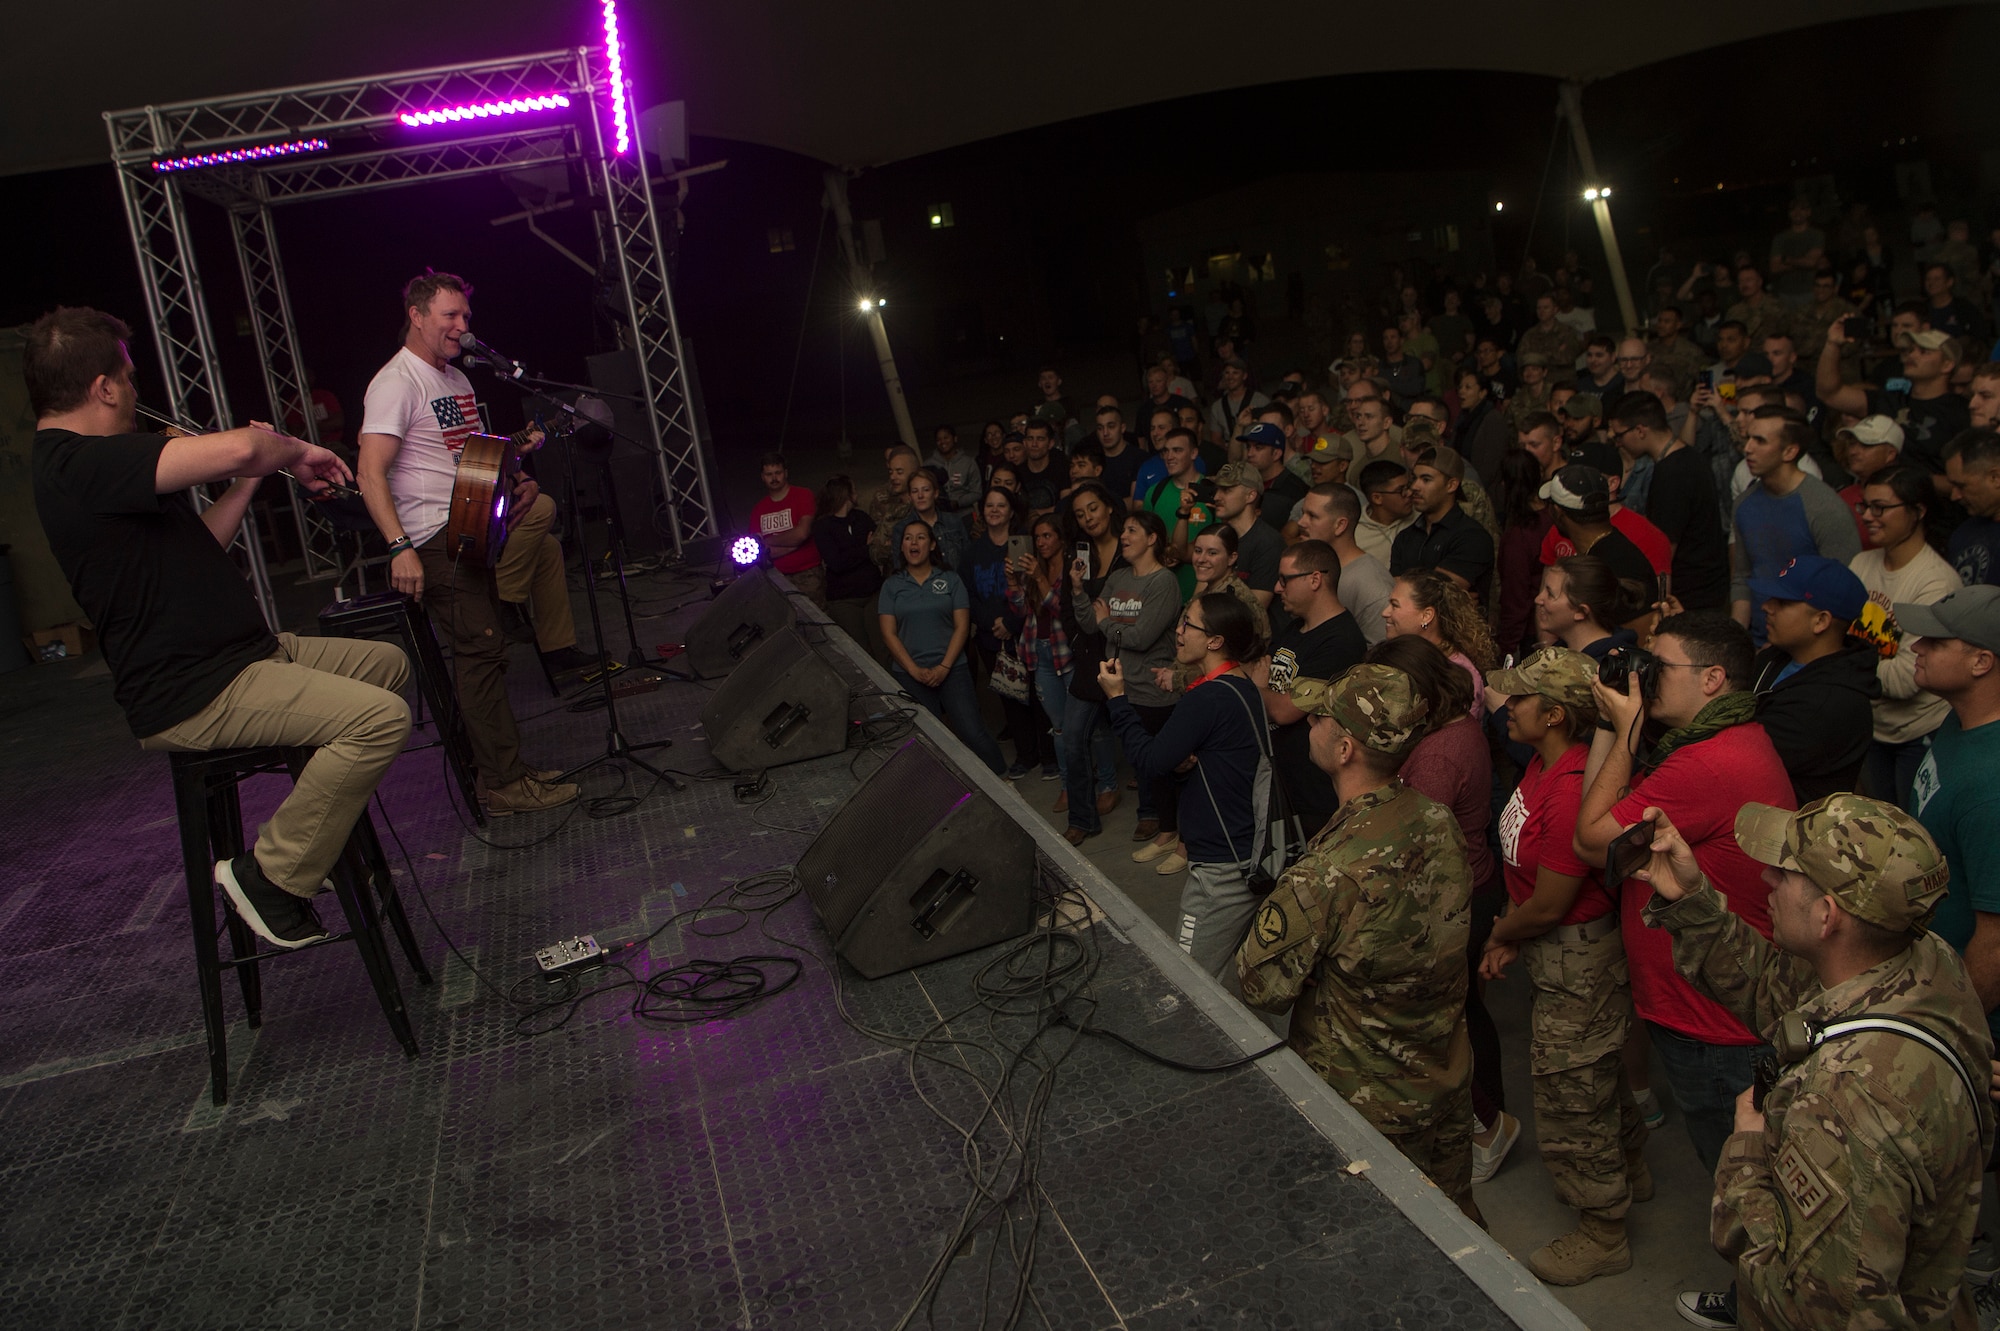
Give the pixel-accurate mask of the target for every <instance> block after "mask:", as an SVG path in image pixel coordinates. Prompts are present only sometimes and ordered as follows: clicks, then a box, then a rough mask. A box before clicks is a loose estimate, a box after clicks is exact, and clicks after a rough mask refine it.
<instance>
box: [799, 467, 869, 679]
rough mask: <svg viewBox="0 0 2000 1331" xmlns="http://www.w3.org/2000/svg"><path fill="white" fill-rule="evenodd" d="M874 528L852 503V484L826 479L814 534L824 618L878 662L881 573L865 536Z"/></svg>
mask: <svg viewBox="0 0 2000 1331" xmlns="http://www.w3.org/2000/svg"><path fill="white" fill-rule="evenodd" d="M874 530H875V519H873V518H871V517H869V516H868V511H867V510H866V509H863V508H859V507H857V506H856V505H855V503H854V482H853V481H852V480H850V479H848V478H847V477H846V476H829V477H827V480H826V488H825V489H824V490H822V491H820V495H819V513H818V515H817V516H816V517H815V518H814V519H813V532H812V538H813V544H814V545H815V546H817V547H818V548H819V562H820V563H821V564H822V565H823V566H824V567H825V569H826V613H827V617H828V618H830V619H832V620H833V622H834V623H836V624H838V625H840V627H841V629H842V631H844V632H845V633H846V634H847V636H848V637H850V638H852V639H854V641H855V642H856V643H857V644H859V645H860V646H863V647H866V648H867V649H868V651H869V654H870V655H872V656H873V657H874V658H875V659H876V660H878V661H882V662H885V663H886V662H887V660H888V655H887V649H886V648H885V647H884V646H883V644H882V630H881V627H880V626H879V625H878V624H876V622H875V598H876V596H877V594H878V593H880V591H881V590H882V570H881V569H879V568H877V567H875V561H874V560H873V559H872V558H870V557H869V554H868V536H869V534H870V533H871V532H873V531H874Z"/></svg>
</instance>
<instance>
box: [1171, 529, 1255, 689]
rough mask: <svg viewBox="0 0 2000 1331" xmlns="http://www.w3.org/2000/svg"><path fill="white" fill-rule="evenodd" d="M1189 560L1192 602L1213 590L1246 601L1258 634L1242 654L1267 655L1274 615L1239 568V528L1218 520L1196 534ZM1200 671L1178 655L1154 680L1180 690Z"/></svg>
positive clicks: (1247, 659) (1250, 659)
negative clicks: (1199, 533)
mask: <svg viewBox="0 0 2000 1331" xmlns="http://www.w3.org/2000/svg"><path fill="white" fill-rule="evenodd" d="M1188 563H1189V564H1191V565H1193V567H1194V577H1195V582H1194V594H1193V595H1192V596H1190V597H1188V600H1189V601H1190V602H1192V601H1193V600H1195V598H1196V597H1201V596H1206V595H1208V594H1209V593H1210V592H1227V593H1228V594H1229V595H1231V596H1234V597H1235V598H1236V599H1237V600H1239V601H1241V602H1243V608H1244V609H1246V610H1248V611H1249V612H1250V622H1251V626H1252V629H1253V631H1254V632H1255V634H1256V642H1255V643H1254V644H1253V645H1252V646H1251V648H1250V654H1249V655H1248V656H1246V657H1244V658H1243V662H1244V664H1246V665H1247V664H1249V663H1250V662H1253V661H1255V660H1257V659H1258V658H1259V657H1261V656H1263V655H1264V651H1265V648H1266V647H1267V646H1268V645H1269V644H1270V641H1271V617H1270V615H1269V613H1268V612H1267V611H1266V610H1265V609H1264V603H1263V602H1262V601H1260V600H1258V599H1257V593H1255V592H1253V591H1251V590H1250V584H1249V583H1247V582H1245V581H1243V578H1242V576H1241V575H1240V574H1238V573H1237V571H1236V529H1235V528H1234V527H1231V526H1230V525H1229V524H1228V523H1226V522H1223V523H1217V524H1216V525H1215V526H1213V527H1210V528H1209V529H1208V530H1207V531H1205V532H1203V533H1202V534H1201V535H1199V536H1197V537H1195V538H1194V546H1193V548H1192V549H1191V550H1189V551H1188ZM1199 673H1200V672H1199V671H1197V670H1196V669H1195V668H1194V667H1193V666H1192V665H1190V664H1188V663H1187V662H1185V661H1181V660H1179V659H1178V657H1177V658H1176V660H1175V664H1174V665H1172V666H1171V667H1168V668H1166V669H1163V670H1160V671H1159V672H1157V673H1156V674H1155V675H1154V677H1153V682H1154V683H1156V684H1158V685H1159V686H1160V687H1161V688H1163V689H1165V690H1166V691H1167V692H1169V693H1175V694H1178V693H1181V692H1183V691H1185V690H1186V688H1187V686H1188V685H1189V684H1191V683H1192V682H1193V681H1194V679H1195V677H1196V675H1198V674H1199Z"/></svg>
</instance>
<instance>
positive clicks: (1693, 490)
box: [1611, 391, 1729, 610]
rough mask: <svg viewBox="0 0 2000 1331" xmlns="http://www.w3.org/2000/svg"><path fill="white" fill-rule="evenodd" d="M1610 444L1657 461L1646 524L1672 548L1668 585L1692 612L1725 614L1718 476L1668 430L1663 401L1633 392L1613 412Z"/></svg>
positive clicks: (1725, 561) (1725, 566)
mask: <svg viewBox="0 0 2000 1331" xmlns="http://www.w3.org/2000/svg"><path fill="white" fill-rule="evenodd" d="M1611 441H1612V443H1614V444H1616V445H1617V446H1618V447H1619V448H1622V449H1624V450H1626V451H1627V452H1629V453H1632V454H1634V455H1639V454H1644V455H1645V456H1647V457H1650V458H1652V459H1653V482H1652V489H1651V490H1650V491H1649V492H1648V493H1647V496H1646V520H1647V521H1649V522H1651V523H1652V524H1653V525H1654V526H1655V527H1658V528H1659V529H1660V531H1661V533H1662V534H1664V535H1665V536H1666V538H1667V543H1668V544H1669V545H1670V546H1671V547H1672V548H1673V552H1674V553H1673V563H1672V565H1671V566H1670V572H1669V573H1668V582H1667V586H1665V587H1663V588H1661V590H1662V591H1663V592H1665V593H1667V594H1669V595H1672V596H1674V597H1677V598H1679V600H1680V603H1681V605H1682V606H1683V607H1684V608H1685V609H1688V610H1722V609H1726V608H1727V607H1728V602H1729V553H1728V546H1727V544H1726V543H1725V542H1724V541H1723V537H1722V518H1721V513H1720V510H1719V509H1718V508H1717V507H1716V501H1715V476H1714V473H1713V471H1712V470H1711V469H1710V467H1709V465H1708V459H1706V458H1704V457H1703V456H1702V455H1701V454H1699V453H1697V452H1695V451H1694V450H1693V449H1691V448H1689V447H1688V446H1687V445H1686V444H1684V443H1682V442H1681V441H1680V440H1679V439H1678V438H1677V437H1676V436H1675V435H1674V433H1673V431H1672V430H1670V429H1669V428H1668V427H1667V412H1666V408H1665V407H1663V406H1661V405H1660V399H1659V398H1657V397H1655V396H1654V395H1653V394H1651V393H1648V392H1644V391H1634V392H1629V393H1627V394H1625V396H1623V397H1621V398H1619V399H1618V405H1617V407H1616V408H1614V409H1613V411H1612V413H1611Z"/></svg>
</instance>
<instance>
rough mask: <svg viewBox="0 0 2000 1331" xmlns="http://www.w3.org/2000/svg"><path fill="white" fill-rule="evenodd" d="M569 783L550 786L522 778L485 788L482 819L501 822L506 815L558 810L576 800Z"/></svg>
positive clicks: (573, 789)
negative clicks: (484, 817) (484, 806)
mask: <svg viewBox="0 0 2000 1331" xmlns="http://www.w3.org/2000/svg"><path fill="white" fill-rule="evenodd" d="M576 794H577V790H576V785H575V783H573V782H566V783H564V784H563V785H559V786H552V785H549V784H547V783H546V782H544V781H541V780H539V779H538V778H536V777H533V776H524V777H522V778H521V779H520V780H518V781H515V782H513V783H511V784H509V785H505V786H497V787H492V788H489V789H488V790H487V792H486V797H485V800H484V803H485V805H486V816H487V817H489V818H505V817H506V816H507V815H508V814H510V813H532V812H535V811H536V810H539V809H558V808H561V807H562V806H563V805H565V804H568V803H569V802H570V801H571V800H573V799H575V798H576Z"/></svg>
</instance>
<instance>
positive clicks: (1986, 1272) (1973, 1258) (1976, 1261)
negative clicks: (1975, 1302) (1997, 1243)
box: [1965, 1234, 2000, 1285]
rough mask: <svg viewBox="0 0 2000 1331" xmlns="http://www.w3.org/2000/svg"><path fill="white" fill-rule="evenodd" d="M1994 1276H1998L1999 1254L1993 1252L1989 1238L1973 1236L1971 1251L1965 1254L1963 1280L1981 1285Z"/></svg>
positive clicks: (1987, 1236)
mask: <svg viewBox="0 0 2000 1331" xmlns="http://www.w3.org/2000/svg"><path fill="white" fill-rule="evenodd" d="M1994 1276H2000V1252H1996V1251H1995V1249H1994V1246H1993V1239H1992V1237H1991V1236H1989V1235H1986V1234H1979V1235H1975V1236H1974V1238H1973V1240H1972V1249H1971V1251H1969V1252H1967V1253H1966V1254H1965V1278H1966V1279H1967V1280H1968V1281H1970V1282H1971V1283H1973V1284H1975V1285H1983V1284H1985V1283H1986V1282H1987V1281H1989V1280H1991V1279H1993V1277H1994Z"/></svg>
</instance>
